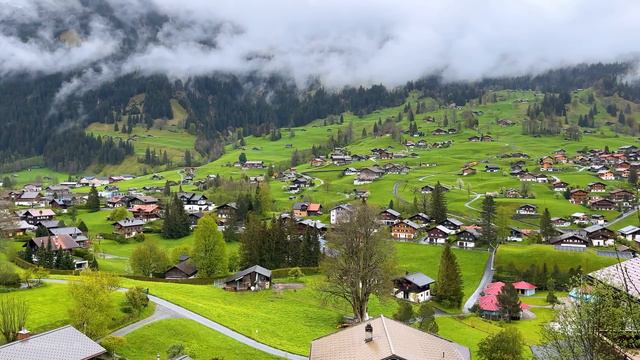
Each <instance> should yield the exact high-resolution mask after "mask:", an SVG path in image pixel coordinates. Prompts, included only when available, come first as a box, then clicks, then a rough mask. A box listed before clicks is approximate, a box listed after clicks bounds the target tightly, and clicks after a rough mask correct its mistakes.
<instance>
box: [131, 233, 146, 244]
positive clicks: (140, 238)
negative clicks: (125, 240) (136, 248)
mask: <svg viewBox="0 0 640 360" xmlns="http://www.w3.org/2000/svg"><path fill="white" fill-rule="evenodd" d="M133 241H135V242H139V243H141V242H143V241H144V234H137V235H136V236H134V237H133Z"/></svg>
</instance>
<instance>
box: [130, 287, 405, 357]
mask: <svg viewBox="0 0 640 360" xmlns="http://www.w3.org/2000/svg"><path fill="white" fill-rule="evenodd" d="M322 279H323V277H322V276H307V277H304V278H303V281H304V282H305V286H306V287H305V288H304V289H301V290H285V291H282V292H277V291H274V290H268V291H258V292H227V291H224V290H222V289H219V288H215V287H213V286H207V285H184V284H170V283H157V282H143V281H135V280H127V279H125V280H123V286H127V287H130V286H135V285H139V286H143V287H145V288H149V289H150V292H151V294H153V295H156V296H159V297H161V298H163V299H166V300H168V301H171V302H173V303H175V304H178V305H180V306H183V307H185V308H187V309H189V310H191V311H193V312H195V313H198V314H200V315H202V316H205V317H207V318H209V319H212V320H214V321H216V322H219V323H221V324H222V325H225V326H227V327H229V328H231V329H233V330H235V331H238V332H240V333H242V334H243V335H246V336H248V337H251V338H253V339H255V340H257V341H260V342H263V343H265V344H268V345H271V346H273V347H276V348H280V349H282V350H286V351H289V352H293V353H298V354H304V355H307V354H308V353H309V344H310V343H311V341H312V340H313V339H315V338H318V337H320V336H324V335H327V334H330V333H332V332H334V331H336V330H337V328H336V326H337V325H338V323H339V322H340V321H341V319H342V316H343V315H350V314H351V309H350V308H349V307H348V306H347V305H346V304H344V303H337V304H336V303H325V302H323V301H322V299H321V294H320V292H319V291H318V290H317V286H318V285H319V284H320V283H321V282H322ZM396 309H397V303H396V302H395V301H392V300H390V301H387V302H385V303H380V302H379V301H378V300H377V299H375V298H374V299H372V300H371V301H370V303H369V314H370V315H371V316H376V315H379V314H384V315H386V316H392V315H393V314H394V313H395V312H396Z"/></svg>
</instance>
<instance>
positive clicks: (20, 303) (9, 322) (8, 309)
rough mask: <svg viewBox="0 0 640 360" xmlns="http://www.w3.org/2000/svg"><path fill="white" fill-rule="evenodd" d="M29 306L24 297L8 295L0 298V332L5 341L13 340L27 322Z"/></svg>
mask: <svg viewBox="0 0 640 360" xmlns="http://www.w3.org/2000/svg"><path fill="white" fill-rule="evenodd" d="M28 314H29V307H28V306H27V303H26V301H25V300H24V299H18V298H17V297H15V296H8V297H5V298H1V299H0V332H2V335H3V336H4V338H5V340H6V341H7V342H11V341H15V340H16V337H17V336H18V332H19V331H20V330H21V329H22V328H24V325H25V323H26V322H27V315H28Z"/></svg>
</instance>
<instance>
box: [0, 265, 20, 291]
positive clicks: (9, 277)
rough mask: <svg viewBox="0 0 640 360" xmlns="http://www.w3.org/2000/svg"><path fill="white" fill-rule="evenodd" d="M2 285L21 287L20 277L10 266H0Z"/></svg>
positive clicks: (0, 282) (0, 281) (0, 283)
mask: <svg viewBox="0 0 640 360" xmlns="http://www.w3.org/2000/svg"><path fill="white" fill-rule="evenodd" d="M0 285H2V286H20V275H18V273H17V272H16V271H15V270H13V268H12V267H11V266H9V264H2V265H0Z"/></svg>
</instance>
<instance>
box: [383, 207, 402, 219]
mask: <svg viewBox="0 0 640 360" xmlns="http://www.w3.org/2000/svg"><path fill="white" fill-rule="evenodd" d="M385 212H386V213H389V214H391V215H393V216H395V217H400V213H399V212H397V211H395V210H393V209H386V210H382V212H381V213H385Z"/></svg>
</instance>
